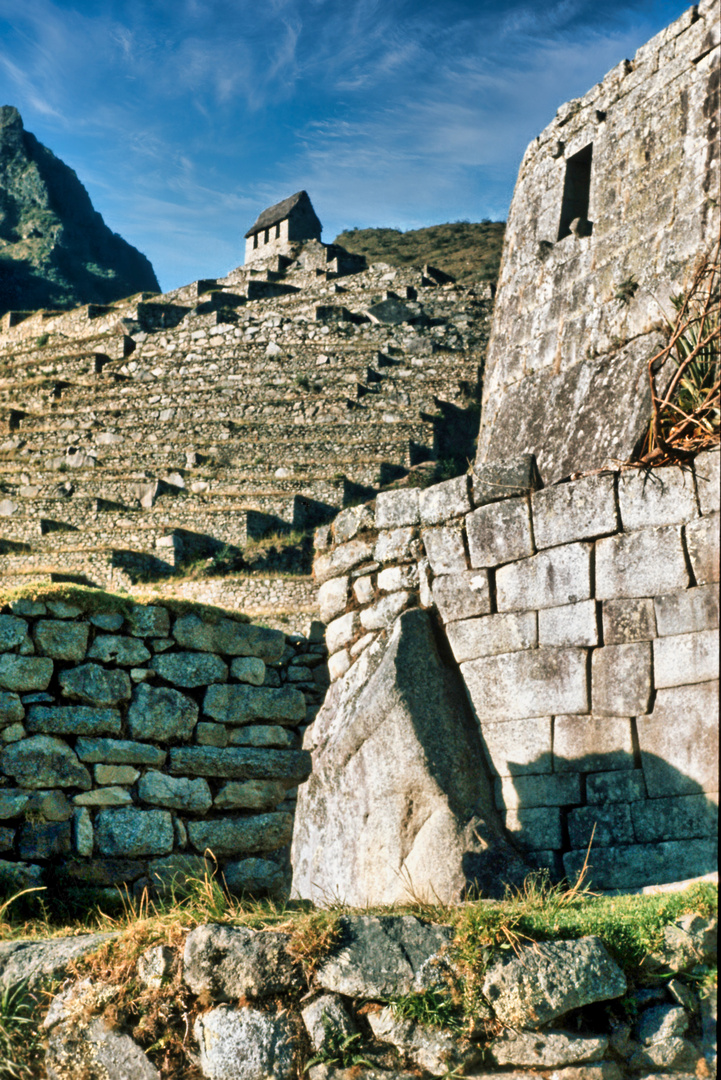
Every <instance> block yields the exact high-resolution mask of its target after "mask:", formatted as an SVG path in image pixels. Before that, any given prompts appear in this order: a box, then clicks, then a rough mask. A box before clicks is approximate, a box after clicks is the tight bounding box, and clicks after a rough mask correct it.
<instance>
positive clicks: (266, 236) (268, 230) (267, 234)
mask: <svg viewBox="0 0 721 1080" xmlns="http://www.w3.org/2000/svg"><path fill="white" fill-rule="evenodd" d="M269 240H270V229H266V230H265V236H264V237H263V243H264V244H267V243H268V241H269Z"/></svg>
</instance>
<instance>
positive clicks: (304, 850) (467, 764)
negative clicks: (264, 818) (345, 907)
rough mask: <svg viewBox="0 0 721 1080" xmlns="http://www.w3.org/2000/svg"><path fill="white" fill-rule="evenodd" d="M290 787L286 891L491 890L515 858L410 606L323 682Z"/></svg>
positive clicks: (508, 874)
mask: <svg viewBox="0 0 721 1080" xmlns="http://www.w3.org/2000/svg"><path fill="white" fill-rule="evenodd" d="M309 748H310V749H311V752H312V757H313V766H312V774H311V778H310V780H309V782H308V783H307V784H306V785H304V786H303V787H301V789H300V792H299V801H298V811H297V816H296V828H295V835H294V839H293V849H292V860H293V866H294V879H293V880H294V885H293V888H294V892H295V895H297V896H302V897H307V898H310V899H313V900H316V901H320V902H322V901H326V902H327V901H328V900H330V899H333V898H339V899H342V900H344V901H345V902H347V903H349V904H358V905H362V904H365V903H372V902H374V901H382V902H384V903H388V902H392V901H393V900H400V899H403V898H408V897H409V896H419V897H420V896H423V897H427V898H429V899H430V898H433V897H439V898H442V899H444V900H446V899H452V898H459V897H461V896H462V895H464V893H465V892H466V890H467V889H468V888H469V887H473V886H480V887H482V888H483V889H484V891H485V890H494V889H495V890H497V889H498V888H499V887H500V881H501V880H502V879H503V880H505V881H508V880H513V879H514V878H515V877H518V875H519V874H520V875H521V876H522V873H523V864H522V863H521V860H520V859H519V858H518V857H517V856H516V855H515V853H514V852H513V850H512V848H511V847H510V845H508V844H507V843H505V842H504V841H503V840H501V839H500V830H499V831H498V832H496V830H495V827H494V826H495V820H494V817H495V815H494V812H493V810H492V802H491V794H490V787H489V782H488V780H487V777H486V772H485V768H484V765H483V754H482V748H481V745H480V739H479V735H478V729H477V727H475V726H474V722H473V720H472V718H471V717H470V715H469V712H468V707H467V704H466V701H465V698H464V694H463V688H462V686H461V685H460V682H459V680H458V679H457V678H456V677H455V676H454V674H453V673H452V671H451V670H450V669H449V668H447V667H446V666H445V665H444V664H443V661H442V660H441V658H440V656H439V654H438V650H437V648H436V644H435V641H434V636H433V631H432V624H431V620H430V617H429V615H427V614H426V613H425V612H422V611H420V610H418V609H415V610H411V611H407V612H405V613H404V614H403V615H401V616H400V618H399V619H398V620H397V621H396V623H395V625H394V627H393V630H392V631H391V633H390V637H389V640H388V643H387V645H386V646H384V644H383V642H382V640H379V641H378V642H377V643H376V644H374V645H373V646H371V647H370V648H369V649H367V650H366V652H365V653H364V654H363V655H362V656H361V658H360V659H359V660H358V661H357V663H356V664H355V665H354V667H353V668H352V670H351V671H350V672H349V673H348V675H347V676H346V677H344V678H343V679H339V680H338V681H337V682H336V683H334V685H333V686H332V688H331V690H330V691H329V693H328V696H327V698H326V701H325V703H324V705H323V707H322V709H321V711H320V713H319V714H318V717H317V718H316V721H315V723H314V725H313V729H312V745H311V746H310V747H309Z"/></svg>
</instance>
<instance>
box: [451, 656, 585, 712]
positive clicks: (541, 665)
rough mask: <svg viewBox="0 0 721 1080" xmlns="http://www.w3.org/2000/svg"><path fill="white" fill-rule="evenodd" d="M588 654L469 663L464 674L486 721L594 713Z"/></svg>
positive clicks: (495, 658)
mask: <svg viewBox="0 0 721 1080" xmlns="http://www.w3.org/2000/svg"><path fill="white" fill-rule="evenodd" d="M586 655H587V654H586V650H585V649H532V650H528V651H527V652H517V653H503V654H502V655H500V656H485V657H480V658H479V659H478V660H469V661H467V662H466V663H465V664H462V665H461V674H462V675H463V678H464V680H465V683H466V688H467V690H468V694H469V696H470V699H471V702H472V704H473V706H474V708H475V710H476V714H477V715H478V717H479V719H481V720H486V719H488V720H503V719H505V720H522V719H524V718H526V717H533V716H545V715H553V714H555V713H587V712H589V699H588V680H587V674H586Z"/></svg>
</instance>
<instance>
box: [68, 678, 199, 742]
mask: <svg viewBox="0 0 721 1080" xmlns="http://www.w3.org/2000/svg"><path fill="white" fill-rule="evenodd" d="M197 720H198V706H197V705H196V703H195V702H194V701H193V699H192V698H189V697H187V695H185V694H181V693H180V691H179V690H173V689H172V687H170V686H147V685H146V684H145V683H141V684H140V686H136V688H135V690H134V691H133V701H132V704H131V705H130V708H129V709H128V733H129V734H130V735H131V736H132V737H133V738H134V739H139V740H141V741H142V740H143V739H150V740H152V741H155V742H166V741H167V740H169V739H189V738H190V736H191V735H192V733H193V728H194V727H195V725H196V723H197ZM83 734H87V733H86V732H83Z"/></svg>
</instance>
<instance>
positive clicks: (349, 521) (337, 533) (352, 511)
mask: <svg viewBox="0 0 721 1080" xmlns="http://www.w3.org/2000/svg"><path fill="white" fill-rule="evenodd" d="M374 525H375V514H374V513H373V510H372V509H371V507H370V506H368V505H367V504H365V505H363V506H348V507H346V509H345V510H341V512H340V514H338V517H337V518H335V520H334V521H333V524H332V526H331V529H332V532H333V539H334V540H335V542H336V544H345V543H346V542H347V541H348V540H352V539H353V537H354V536H357V535H358V533H359V532H364V531H365V530H366V529H372V528H373V527H374Z"/></svg>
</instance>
